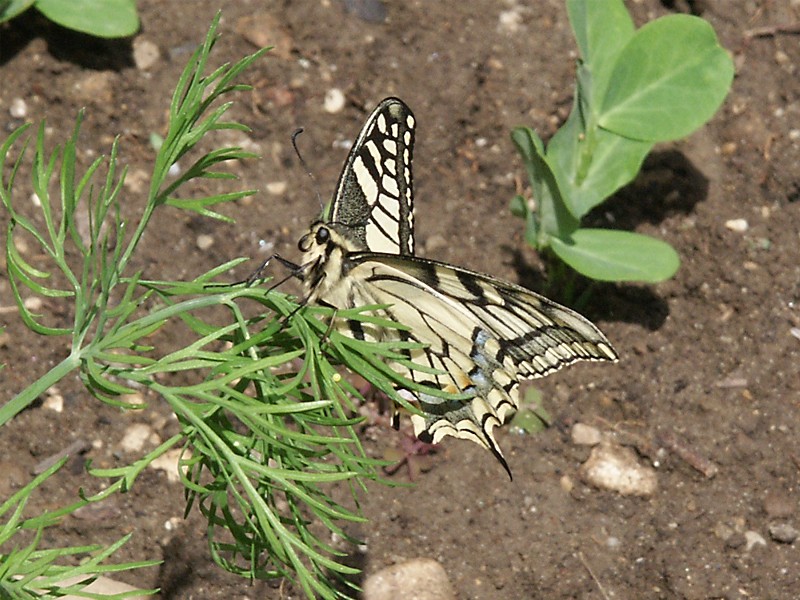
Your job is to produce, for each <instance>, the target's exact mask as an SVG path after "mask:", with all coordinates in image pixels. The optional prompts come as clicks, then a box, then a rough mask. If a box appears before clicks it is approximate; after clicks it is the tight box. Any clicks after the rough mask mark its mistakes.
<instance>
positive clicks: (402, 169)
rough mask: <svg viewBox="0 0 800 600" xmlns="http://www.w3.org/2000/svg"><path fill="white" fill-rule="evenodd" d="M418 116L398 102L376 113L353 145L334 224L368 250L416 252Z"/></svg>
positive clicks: (338, 194) (333, 215)
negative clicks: (414, 153)
mask: <svg viewBox="0 0 800 600" xmlns="http://www.w3.org/2000/svg"><path fill="white" fill-rule="evenodd" d="M414 126H415V121H414V115H413V114H412V113H411V110H410V109H409V108H408V107H407V106H406V105H405V103H403V102H402V101H401V100H398V99H397V98H387V99H385V100H384V101H383V102H381V103H380V104H379V105H378V107H377V108H376V109H375V110H374V111H372V114H371V115H370V116H369V118H368V119H367V121H366V123H365V124H364V127H363V128H362V130H361V133H360V134H359V135H358V138H357V139H356V141H355V143H354V144H353V147H352V149H351V150H350V154H349V155H348V157H347V161H346V162H345V166H344V169H343V170H342V174H341V176H340V177H339V184H338V185H337V188H336V196H335V197H334V201H333V205H332V207H331V214H330V219H329V221H330V222H331V223H334V224H338V225H344V226H346V227H347V229H348V231H347V232H346V234H347V237H348V238H350V239H351V240H353V241H355V242H356V243H357V244H359V245H360V246H361V247H362V248H364V249H369V250H371V251H373V252H387V253H390V254H413V253H414V210H413V196H412V181H411V159H412V150H413V146H414Z"/></svg>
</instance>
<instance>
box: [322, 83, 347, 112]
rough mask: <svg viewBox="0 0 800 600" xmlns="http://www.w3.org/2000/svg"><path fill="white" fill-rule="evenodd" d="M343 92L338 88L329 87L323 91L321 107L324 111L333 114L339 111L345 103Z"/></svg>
mask: <svg viewBox="0 0 800 600" xmlns="http://www.w3.org/2000/svg"><path fill="white" fill-rule="evenodd" d="M345 101H346V100H345V97H344V92H343V91H342V90H340V89H339V88H331V89H329V90H328V91H327V92H325V101H324V103H323V108H324V109H325V112H327V113H330V114H335V113H338V112H341V111H342V109H343V108H344V105H345Z"/></svg>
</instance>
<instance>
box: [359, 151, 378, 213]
mask: <svg viewBox="0 0 800 600" xmlns="http://www.w3.org/2000/svg"><path fill="white" fill-rule="evenodd" d="M353 173H355V175H356V181H358V185H359V186H361V189H362V190H363V191H364V195H365V196H366V197H367V202H369V203H370V204H374V203H375V200H376V199H377V198H378V184H377V183H376V182H375V180H374V179H373V178H372V177H371V176H370V174H369V170H368V169H367V168H366V167H365V166H364V160H363V159H362V158H361V157H360V156H359V157H357V158H356V160H355V161H353Z"/></svg>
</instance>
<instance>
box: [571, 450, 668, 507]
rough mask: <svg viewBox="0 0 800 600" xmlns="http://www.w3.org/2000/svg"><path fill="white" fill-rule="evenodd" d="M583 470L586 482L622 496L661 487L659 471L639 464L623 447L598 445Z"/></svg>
mask: <svg viewBox="0 0 800 600" xmlns="http://www.w3.org/2000/svg"><path fill="white" fill-rule="evenodd" d="M580 470H581V476H582V477H583V478H584V480H585V481H586V482H587V483H589V484H591V485H593V486H595V487H599V488H603V489H608V490H613V491H615V492H618V493H620V494H622V495H623V496H629V495H633V496H650V495H652V494H654V493H655V491H656V488H657V487H658V479H657V477H656V472H655V471H654V470H653V469H652V468H651V467H649V466H648V467H645V466H643V465H640V464H639V462H638V461H637V459H636V455H635V454H634V453H633V451H632V450H630V449H629V448H623V447H622V446H615V445H611V444H601V445H599V446H595V447H594V448H592V453H591V455H590V456H589V459H588V460H587V461H586V462H585V463H583V465H581V469H580Z"/></svg>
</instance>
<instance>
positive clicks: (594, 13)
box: [567, 0, 635, 106]
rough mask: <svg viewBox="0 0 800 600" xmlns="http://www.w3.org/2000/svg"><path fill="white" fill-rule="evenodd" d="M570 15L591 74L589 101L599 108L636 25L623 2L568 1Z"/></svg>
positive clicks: (586, 67) (584, 67)
mask: <svg viewBox="0 0 800 600" xmlns="http://www.w3.org/2000/svg"><path fill="white" fill-rule="evenodd" d="M567 13H568V14H569V22H570V24H571V25H572V31H573V33H574V34H575V41H576V42H577V44H578V49H579V51H580V54H581V59H582V60H583V65H582V68H583V69H585V70H586V71H587V72H588V77H587V76H586V75H584V76H583V80H584V83H587V81H586V79H587V78H588V80H589V81H588V83H590V85H589V87H588V89H585V90H584V93H585V94H588V99H589V101H590V103H591V104H592V105H593V106H597V105H598V102H599V100H601V99H602V98H603V94H604V93H605V89H606V86H607V84H608V78H609V76H610V74H611V70H612V69H613V68H614V64H615V62H616V59H617V55H619V53H620V52H621V51H622V48H623V47H624V46H625V44H627V43H628V41H629V40H630V39H631V37H633V33H634V30H635V28H634V25H633V21H632V20H631V17H630V15H629V14H628V10H627V9H626V8H625V4H624V3H623V2H622V0H604V1H603V2H596V1H592V0H568V1H567Z"/></svg>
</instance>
